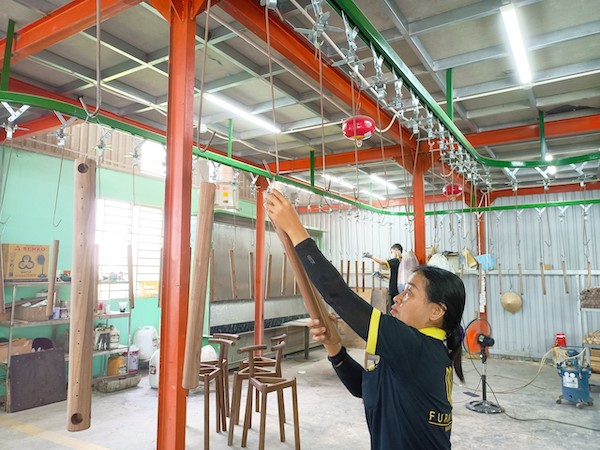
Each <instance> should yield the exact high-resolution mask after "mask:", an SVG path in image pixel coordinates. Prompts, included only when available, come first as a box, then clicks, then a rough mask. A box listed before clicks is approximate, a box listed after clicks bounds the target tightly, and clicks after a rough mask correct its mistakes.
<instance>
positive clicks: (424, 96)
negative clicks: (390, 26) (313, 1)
mask: <svg viewBox="0 0 600 450" xmlns="http://www.w3.org/2000/svg"><path fill="white" fill-rule="evenodd" d="M327 2H328V3H329V4H330V5H331V7H332V8H333V9H334V10H335V11H336V12H337V13H338V14H339V15H341V13H342V11H343V12H344V15H345V16H346V18H347V19H348V23H349V24H350V26H353V27H356V28H357V29H358V33H359V36H360V38H361V39H362V40H363V41H364V42H365V44H367V46H369V45H372V46H373V48H374V49H375V50H376V52H377V54H378V55H379V56H383V58H384V63H385V65H386V66H387V67H388V68H389V69H390V70H392V71H393V72H394V73H396V74H397V75H398V76H400V77H401V78H402V80H403V81H404V84H405V85H406V86H408V87H410V88H411V89H412V90H413V92H414V93H415V94H416V95H417V96H418V97H419V99H420V101H421V103H422V104H424V105H426V106H427V108H428V109H429V110H430V111H431V112H432V113H433V114H434V115H435V116H436V117H437V118H438V120H440V121H441V122H442V123H443V124H444V127H445V128H446V130H448V131H449V132H451V133H452V134H453V135H454V138H455V140H456V141H457V142H458V143H460V144H461V145H462V146H463V147H464V148H465V149H466V150H467V151H468V152H469V153H470V154H471V155H472V156H473V157H474V158H475V159H477V160H478V161H479V162H480V163H481V164H484V165H487V166H491V167H513V168H517V167H518V168H524V167H530V168H535V167H540V166H547V165H548V163H547V162H546V161H543V160H534V161H507V160H500V159H492V158H488V157H485V156H483V155H481V154H480V153H479V152H477V150H475V148H474V147H473V146H472V145H471V143H470V142H469V141H468V140H467V138H466V137H465V136H464V135H463V134H462V132H461V131H460V130H459V129H458V127H457V126H456V125H455V124H454V122H453V121H452V120H451V119H450V117H448V115H447V114H446V113H445V111H444V110H443V109H442V108H441V107H440V106H439V105H438V104H437V103H436V101H435V100H434V99H433V97H432V96H431V94H429V92H427V89H425V87H423V85H422V84H421V82H420V81H419V80H418V79H417V77H415V75H414V74H413V73H412V72H411V71H410V69H409V68H408V67H407V66H406V64H404V62H403V61H402V59H400V57H399V56H398V55H397V54H396V52H395V51H394V49H393V48H392V47H391V46H390V45H389V44H388V43H387V41H386V40H385V39H384V38H383V36H382V35H381V33H380V32H379V31H378V30H377V29H376V28H375V27H374V26H373V24H371V22H370V21H369V19H367V17H366V16H365V15H364V13H363V12H362V11H361V9H360V8H359V7H358V6H356V4H355V3H354V1H352V0H327ZM597 159H600V151H594V152H590V153H586V154H584V155H579V156H571V157H567V158H560V159H557V160H554V161H552V165H553V166H565V165H569V164H578V163H582V162H585V161H594V160H597Z"/></svg>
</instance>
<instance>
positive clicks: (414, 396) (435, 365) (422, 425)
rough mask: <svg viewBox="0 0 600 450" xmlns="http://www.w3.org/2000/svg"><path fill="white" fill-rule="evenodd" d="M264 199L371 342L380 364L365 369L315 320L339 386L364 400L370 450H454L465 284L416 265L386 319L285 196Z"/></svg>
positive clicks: (326, 292)
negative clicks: (320, 245) (333, 260)
mask: <svg viewBox="0 0 600 450" xmlns="http://www.w3.org/2000/svg"><path fill="white" fill-rule="evenodd" d="M265 199H266V202H265V207H266V210H267V213H268V215H269V217H270V218H271V221H272V223H273V225H274V226H275V227H277V228H279V229H280V230H282V231H284V232H285V233H286V234H287V235H288V236H289V238H290V240H291V242H292V244H293V245H294V246H295V249H296V253H297V255H298V258H299V260H300V261H301V263H302V265H303V267H304V269H305V270H306V273H307V275H308V277H309V279H310V281H311V282H312V283H313V284H314V285H315V287H316V288H317V289H318V290H319V292H320V293H321V295H322V296H323V298H324V299H325V301H326V302H327V303H328V304H329V305H330V306H331V307H332V308H333V309H334V311H335V312H336V313H337V314H338V315H339V316H340V317H341V318H342V319H343V320H344V321H345V322H346V323H347V324H348V325H349V326H350V327H351V328H352V329H353V330H354V331H355V332H356V333H357V334H358V335H359V336H360V337H361V338H362V339H364V340H365V341H366V351H367V352H369V353H371V354H374V355H379V362H378V363H377V365H376V366H374V367H373V368H370V369H369V370H365V369H363V367H362V366H361V365H360V364H359V363H358V362H357V361H355V360H354V359H353V358H351V357H350V355H349V354H348V353H347V352H346V349H345V348H344V347H343V346H342V345H341V343H339V342H337V343H335V342H331V341H330V340H329V336H328V335H327V333H326V328H325V327H322V326H321V324H320V323H319V321H318V320H316V319H315V320H311V322H310V326H311V333H312V334H313V336H314V338H315V340H317V341H319V342H321V343H323V345H324V347H325V349H326V351H327V354H328V358H329V361H331V364H332V366H333V368H334V370H335V372H336V373H337V375H338V377H339V378H340V380H341V381H342V382H343V383H344V385H345V386H346V388H347V389H348V390H349V391H350V393H351V394H352V395H354V396H356V397H361V398H362V399H363V404H364V408H365V414H366V419H367V424H368V427H369V432H370V435H371V449H372V450H392V449H393V450H396V449H403V450H407V449H449V448H451V444H450V433H451V429H452V380H453V372H456V375H457V376H458V378H459V379H460V380H464V378H463V372H462V366H461V353H462V349H461V340H462V331H461V327H460V320H461V317H462V314H463V310H464V307H465V288H464V285H463V282H462V280H461V279H460V278H459V277H457V276H456V275H455V274H454V273H452V272H448V271H446V270H443V269H440V268H437V267H430V266H418V267H417V268H415V270H414V272H413V273H412V275H411V276H410V278H409V279H408V280H407V283H406V288H405V289H404V291H403V292H402V294H399V295H396V297H395V298H394V305H393V306H392V309H391V312H390V314H384V313H382V312H381V311H379V310H377V309H376V308H373V307H372V306H371V305H370V304H369V303H367V302H366V301H364V300H363V299H362V298H361V297H360V296H358V295H357V294H356V293H354V292H353V291H352V290H351V289H350V288H349V287H348V285H347V284H346V283H345V282H344V280H343V279H342V277H341V276H340V274H339V272H338V271H337V269H336V268H335V267H334V266H333V265H332V264H331V263H330V262H329V261H328V260H327V258H325V256H324V255H323V254H322V253H321V252H320V251H319V249H318V248H317V245H316V243H315V241H313V240H312V239H311V238H310V237H309V235H308V232H307V231H306V229H305V228H304V227H303V225H302V223H301V222H300V219H299V218H298V215H297V214H296V211H295V209H294V207H293V206H292V204H291V203H290V202H289V201H288V200H287V199H286V198H285V197H283V196H282V195H281V193H279V192H278V191H277V190H272V191H271V192H270V193H268V194H267V195H266V197H265ZM329 319H331V317H330V318H329Z"/></svg>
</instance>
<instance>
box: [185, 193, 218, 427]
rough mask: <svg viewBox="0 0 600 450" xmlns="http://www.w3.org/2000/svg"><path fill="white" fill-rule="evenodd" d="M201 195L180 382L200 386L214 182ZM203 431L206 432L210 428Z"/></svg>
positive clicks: (186, 386) (190, 385) (187, 385)
mask: <svg viewBox="0 0 600 450" xmlns="http://www.w3.org/2000/svg"><path fill="white" fill-rule="evenodd" d="M198 196H199V200H198V222H197V226H196V243H195V249H194V259H193V261H192V264H193V266H192V274H193V277H192V283H191V289H190V291H191V292H190V300H189V303H188V320H187V331H186V339H185V355H184V360H183V380H182V383H181V385H182V386H183V388H184V389H194V388H196V387H198V383H199V377H198V371H199V370H200V350H201V349H202V331H203V330H202V328H203V325H204V312H205V311H204V310H205V304H206V287H207V284H208V283H207V281H208V264H206V262H207V261H208V259H209V256H210V241H211V236H212V228H213V211H214V203H215V185H214V184H213V183H206V182H203V183H201V184H200V189H199V193H198ZM217 420H218V418H217ZM204 431H205V432H207V430H204Z"/></svg>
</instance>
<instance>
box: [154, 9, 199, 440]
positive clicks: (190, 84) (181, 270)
mask: <svg viewBox="0 0 600 450" xmlns="http://www.w3.org/2000/svg"><path fill="white" fill-rule="evenodd" d="M182 3H184V4H185V5H184V6H181V5H180V8H179V9H180V10H179V11H178V13H172V14H171V15H170V39H169V106H168V115H167V176H166V182H165V237H164V261H163V262H164V266H163V285H162V311H161V346H160V377H159V386H158V429H157V439H156V445H157V448H158V449H159V450H183V449H185V434H186V390H185V389H183V387H182V386H181V382H182V377H183V354H184V350H185V330H186V326H187V313H188V297H189V286H190V255H191V251H190V214H191V195H192V164H191V162H192V140H193V131H192V130H193V119H194V103H193V102H194V56H195V54H194V44H195V33H196V21H195V16H194V15H193V14H192V12H191V11H192V10H191V8H190V7H189V5H188V1H187V0H186V1H183V2H182Z"/></svg>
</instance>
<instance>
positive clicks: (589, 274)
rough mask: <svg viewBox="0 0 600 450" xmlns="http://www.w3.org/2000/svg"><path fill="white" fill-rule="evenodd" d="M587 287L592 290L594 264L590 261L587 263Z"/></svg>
mask: <svg viewBox="0 0 600 450" xmlns="http://www.w3.org/2000/svg"><path fill="white" fill-rule="evenodd" d="M586 287H587V288H588V289H590V288H591V287H592V262H591V261H588V263H587V283H586Z"/></svg>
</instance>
